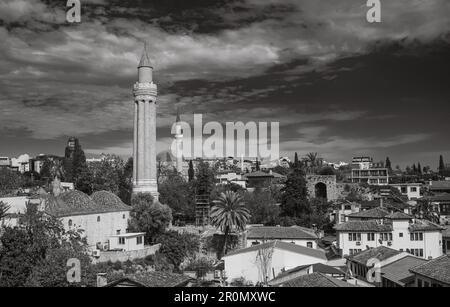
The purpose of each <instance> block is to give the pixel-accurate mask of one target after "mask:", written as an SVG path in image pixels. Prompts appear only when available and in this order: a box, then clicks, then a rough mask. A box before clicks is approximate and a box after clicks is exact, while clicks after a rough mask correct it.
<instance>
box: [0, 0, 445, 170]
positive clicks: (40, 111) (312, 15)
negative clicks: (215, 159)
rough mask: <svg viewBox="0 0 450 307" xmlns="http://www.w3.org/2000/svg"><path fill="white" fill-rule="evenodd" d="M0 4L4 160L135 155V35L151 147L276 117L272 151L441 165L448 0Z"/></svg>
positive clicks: (16, 0) (9, 0) (22, 0)
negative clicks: (174, 135) (205, 127)
mask: <svg viewBox="0 0 450 307" xmlns="http://www.w3.org/2000/svg"><path fill="white" fill-rule="evenodd" d="M381 4H382V12H381V18H382V22H381V23H368V22H367V21H366V12H367V10H368V8H367V7H366V0H335V1H327V0H320V1H319V0H189V1H186V0H164V1H159V0H153V1H143V0H142V1H124V0H112V1H107V0H81V5H82V12H81V23H79V24H71V23H68V22H67V21H66V18H65V15H66V11H67V8H66V7H65V5H66V1H65V0H1V1H0V42H1V43H0V108H1V112H0V155H6V156H17V155H19V154H21V153H29V154H32V155H34V154H39V153H55V154H60V155H62V154H63V152H64V147H65V143H66V141H67V138H68V136H77V137H78V138H79V139H80V141H81V144H82V146H83V148H84V149H85V151H86V152H87V153H88V155H96V154H100V153H102V152H107V153H116V154H120V155H123V156H127V155H130V153H131V148H132V144H131V140H132V126H133V123H132V119H133V115H132V112H133V98H132V92H131V89H132V85H133V83H134V82H135V81H136V66H137V63H138V61H139V57H140V54H141V53H142V49H143V44H144V42H145V41H147V42H148V44H149V48H148V50H149V55H150V58H151V60H152V62H153V64H154V66H155V72H154V78H155V82H156V83H157V84H158V86H159V97H158V99H159V100H158V122H157V125H158V151H163V150H166V149H167V148H168V144H169V143H170V139H171V134H170V126H171V124H172V122H173V120H174V118H175V114H176V110H177V108H179V109H180V112H181V113H182V118H183V119H184V120H187V121H189V120H190V119H191V118H192V114H194V113H201V114H203V117H204V121H208V120H218V121H220V122H226V121H237V120H239V121H243V122H248V121H257V122H258V121H269V122H270V121H278V122H279V123H280V151H281V153H282V154H286V155H292V154H293V152H294V151H297V152H299V154H300V155H303V154H305V153H307V152H311V151H314V152H319V153H320V155H321V156H322V157H324V158H325V159H326V160H328V161H338V160H344V161H348V160H350V159H351V157H352V156H353V155H360V154H364V155H370V156H373V157H374V158H375V160H384V159H385V157H386V156H389V157H390V159H391V161H392V163H393V165H397V164H399V165H401V166H404V165H405V164H412V163H416V162H418V161H420V162H421V164H422V165H427V164H428V165H430V166H431V167H432V168H436V167H437V162H438V157H439V154H443V155H444V157H445V158H447V162H450V143H449V131H450V117H449V116H450V86H449V84H450V65H449V63H450V61H449V59H450V1H448V0H389V1H387V0H384V1H383V0H382V1H381Z"/></svg>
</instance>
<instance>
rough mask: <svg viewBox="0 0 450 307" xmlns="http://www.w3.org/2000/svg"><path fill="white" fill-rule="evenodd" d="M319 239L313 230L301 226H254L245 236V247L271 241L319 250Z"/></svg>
mask: <svg viewBox="0 0 450 307" xmlns="http://www.w3.org/2000/svg"><path fill="white" fill-rule="evenodd" d="M317 239H318V236H317V234H316V233H315V232H314V230H313V229H308V228H304V227H300V226H292V227H280V226H273V227H272V226H253V227H250V228H249V229H248V230H247V232H246V234H245V247H250V246H253V245H257V244H261V243H266V242H269V241H281V242H286V243H293V244H297V245H300V246H305V247H309V248H317Z"/></svg>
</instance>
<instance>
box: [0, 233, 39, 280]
mask: <svg viewBox="0 0 450 307" xmlns="http://www.w3.org/2000/svg"><path fill="white" fill-rule="evenodd" d="M0 242H1V245H2V249H1V250H0V287H20V286H23V285H24V284H25V282H26V280H27V279H28V276H29V275H30V273H31V271H32V269H33V266H34V264H35V263H36V261H35V259H34V257H33V254H32V253H31V252H30V249H29V246H30V238H29V236H28V233H27V232H26V231H25V230H23V229H19V228H9V227H6V228H5V229H4V233H3V235H2V237H1V238H0Z"/></svg>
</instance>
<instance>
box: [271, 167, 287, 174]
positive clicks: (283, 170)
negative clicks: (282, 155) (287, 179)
mask: <svg viewBox="0 0 450 307" xmlns="http://www.w3.org/2000/svg"><path fill="white" fill-rule="evenodd" d="M272 170H273V171H274V172H275V173H278V174H280V175H284V176H286V175H287V174H289V169H288V168H286V167H282V166H280V165H277V166H275V167H274V168H273V169H272Z"/></svg>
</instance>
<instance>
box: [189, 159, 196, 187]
mask: <svg viewBox="0 0 450 307" xmlns="http://www.w3.org/2000/svg"><path fill="white" fill-rule="evenodd" d="M194 175H195V172H194V164H193V163H192V160H190V161H189V170H188V177H189V182H191V181H192V180H193V179H194Z"/></svg>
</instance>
